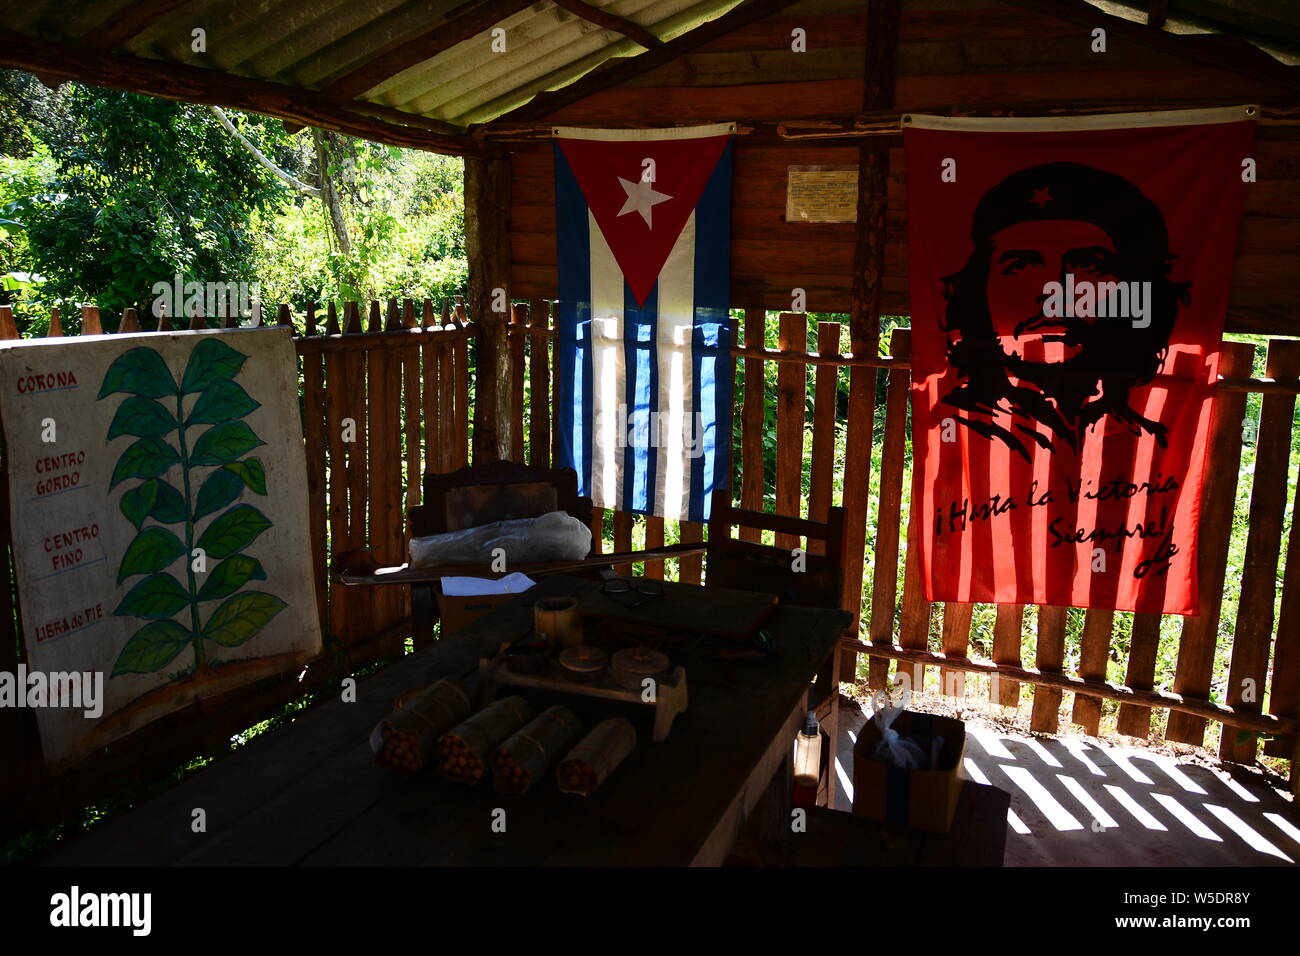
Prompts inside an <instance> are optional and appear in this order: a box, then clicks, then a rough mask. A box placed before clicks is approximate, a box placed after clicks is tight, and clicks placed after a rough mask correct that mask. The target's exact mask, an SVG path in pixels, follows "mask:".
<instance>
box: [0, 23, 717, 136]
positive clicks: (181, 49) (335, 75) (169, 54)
mask: <svg viewBox="0 0 1300 956" xmlns="http://www.w3.org/2000/svg"><path fill="white" fill-rule="evenodd" d="M587 2H588V3H589V4H590V5H591V6H594V7H598V8H600V9H601V10H603V11H605V12H607V13H611V14H614V15H616V16H618V17H621V18H623V19H625V20H629V21H631V22H633V23H636V24H638V25H640V26H643V27H645V28H646V29H648V30H649V31H650V32H651V33H652V34H654V35H655V36H656V37H658V38H659V39H661V40H668V39H672V38H673V37H675V36H678V35H679V34H681V33H683V32H685V31H686V30H688V29H691V28H692V27H695V26H697V25H699V24H700V23H703V22H706V21H708V20H711V19H714V18H715V17H717V16H720V15H721V14H723V13H725V12H726V11H727V10H729V9H731V8H732V7H735V6H736V5H737V4H738V3H739V2H740V0H587ZM136 6H137V3H135V2H132V0H93V2H89V3H84V4H65V3H63V2H61V0H30V2H25V3H21V2H10V3H7V4H4V6H3V22H4V26H5V28H7V29H9V30H13V31H16V32H20V33H23V34H26V35H28V36H33V37H37V38H39V39H42V40H47V41H52V42H59V43H69V44H74V45H87V46H94V45H96V38H97V37H98V36H103V35H105V34H106V31H108V30H110V29H111V28H112V27H113V26H114V24H117V23H119V22H120V21H122V20H123V19H124V18H128V17H129V16H130V15H131V12H132V8H134V7H136ZM486 6H487V4H485V3H466V2H465V0H421V2H411V0H313V2H311V3H294V2H273V0H252V2H249V0H191V2H180V3H177V4H175V5H174V8H173V9H171V10H170V11H169V12H166V13H164V14H163V15H161V16H158V17H157V18H156V19H154V20H153V21H152V22H151V23H147V24H146V25H144V27H143V28H142V29H141V30H139V32H137V33H136V34H135V35H134V36H132V37H130V38H129V39H127V40H126V41H125V42H124V43H123V45H122V46H121V47H120V48H119V49H120V50H121V51H122V52H125V53H130V54H134V55H135V56H139V57H142V58H145V59H149V60H156V61H162V62H167V63H184V64H188V65H190V66H196V67H202V68H206V69H215V70H219V71H221V72H223V73H230V74H234V75H237V76H244V77H249V78H252V79H258V80H266V81H270V82H275V83H281V84H285V85H288V86H295V87H304V88H307V89H312V90H318V91H319V90H325V89H326V88H327V87H328V86H329V85H330V83H332V82H334V81H335V80H337V79H339V78H340V77H343V76H347V75H348V74H349V73H351V72H352V71H354V70H357V69H359V68H360V67H362V66H364V65H365V64H367V63H369V62H371V61H372V60H373V59H374V58H375V57H376V55H377V54H379V53H382V52H385V51H388V50H391V49H393V48H394V47H397V46H400V45H401V44H404V43H409V42H411V41H414V40H418V39H419V38H421V37H422V36H425V35H427V34H429V32H430V31H431V30H433V31H434V32H433V36H432V37H429V41H430V43H432V42H435V41H436V38H437V29H436V28H437V27H439V25H440V24H441V23H443V22H444V21H454V19H455V18H456V17H457V16H459V15H461V14H464V13H470V12H473V11H476V10H478V9H480V8H483V7H486ZM137 15H138V14H137ZM196 29H201V30H203V31H204V44H205V46H206V49H205V50H204V51H202V52H196V51H195V50H194V49H193V48H192V47H193V44H194V37H193V31H194V30H196ZM496 29H502V30H504V31H505V33H504V41H505V49H504V51H503V52H496V51H494V49H493V39H494V31H495V30H496ZM497 36H500V35H499V34H498V35H497ZM498 46H499V44H498ZM643 50H644V47H642V46H640V45H639V44H637V43H636V42H634V41H633V40H630V39H628V38H627V37H625V36H623V35H622V34H620V33H617V32H615V31H613V30H608V29H604V28H602V27H599V26H597V25H595V24H593V23H589V22H587V21H586V20H583V19H581V18H579V17H577V16H575V15H574V14H572V13H570V12H568V11H567V10H565V9H562V8H561V7H559V6H557V5H556V4H554V3H552V2H550V0H539V2H536V3H533V4H532V5H531V6H527V7H524V8H523V9H521V10H519V11H518V12H515V13H513V14H512V15H510V16H508V17H506V18H504V19H502V20H501V21H499V22H498V23H497V24H496V25H495V26H494V27H490V28H488V29H485V30H483V31H481V32H479V33H477V34H475V35H474V36H472V37H470V38H469V39H466V40H464V41H463V42H460V43H457V44H456V45H455V46H452V47H450V48H449V49H446V50H443V51H442V52H440V53H438V54H437V55H436V56H433V57H431V58H429V59H425V60H422V61H420V62H416V63H414V64H413V65H411V66H409V67H407V68H406V69H403V70H401V72H398V73H396V74H395V75H393V76H391V77H388V78H386V79H382V80H380V82H378V83H377V85H375V86H373V87H372V88H371V89H369V90H366V91H364V92H362V93H361V94H360V95H359V96H358V97H357V98H358V99H362V100H365V101H368V102H371V103H377V104H380V105H382V106H386V107H390V108H394V109H397V110H401V111H402V112H407V113H412V114H414V115H417V116H423V117H425V118H429V119H437V120H443V121H446V122H448V123H451V124H453V125H455V126H461V127H463V126H465V125H467V124H469V123H481V122H485V121H487V120H490V119H493V118H494V117H496V116H499V115H501V114H502V113H505V112H506V111H507V110H509V109H511V108H513V107H515V106H518V105H520V104H522V103H525V102H527V101H528V100H529V99H531V98H532V97H533V96H535V95H536V94H537V93H540V92H543V91H545V90H550V89H556V88H558V87H560V86H562V85H564V84H565V83H568V82H570V81H572V80H574V79H577V78H578V77H580V76H582V75H583V74H585V73H587V72H589V71H591V70H592V69H595V68H596V67H597V66H599V65H600V64H601V63H603V62H605V61H606V60H608V59H610V58H611V57H623V56H632V55H635V54H637V53H639V52H642V51H643Z"/></svg>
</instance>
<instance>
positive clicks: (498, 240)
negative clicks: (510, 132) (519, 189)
mask: <svg viewBox="0 0 1300 956" xmlns="http://www.w3.org/2000/svg"><path fill="white" fill-rule="evenodd" d="M465 252H466V255H467V257H468V259H469V317H470V319H471V320H473V321H475V322H477V323H479V328H480V330H481V332H480V335H479V344H478V357H477V366H478V367H477V373H476V374H477V378H476V381H475V383H474V463H475V464H480V463H483V462H492V461H501V460H503V459H508V458H509V457H510V449H511V444H512V435H513V429H514V426H515V423H514V422H512V421H511V420H510V407H511V406H510V378H511V367H510V345H509V342H508V339H507V327H508V326H507V322H508V316H509V310H510V299H509V294H508V292H507V285H508V280H509V271H510V161H509V160H508V159H507V158H505V157H493V158H490V159H478V158H474V157H469V158H466V160H465ZM497 309H499V310H500V311H497Z"/></svg>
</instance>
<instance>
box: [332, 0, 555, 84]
mask: <svg viewBox="0 0 1300 956" xmlns="http://www.w3.org/2000/svg"><path fill="white" fill-rule="evenodd" d="M533 2H534V0H486V2H484V3H480V4H478V5H477V6H475V7H472V8H471V9H470V10H468V11H466V12H465V13H462V14H461V15H460V16H453V17H450V18H443V19H442V20H441V21H440V22H439V23H438V25H437V26H434V27H431V28H430V29H428V30H426V31H425V32H424V33H422V34H420V35H419V36H417V37H415V38H413V39H410V40H405V41H399V42H396V43H394V44H390V45H389V46H388V47H386V48H384V50H383V51H382V52H380V53H378V54H377V55H376V56H375V57H374V58H373V59H370V60H367V61H366V62H365V63H363V64H361V66H359V67H357V68H356V69H354V70H351V71H349V72H347V73H344V74H343V75H342V76H340V77H338V78H337V79H335V80H333V81H332V82H331V83H329V84H328V85H327V86H326V87H325V89H324V93H325V95H326V96H327V97H329V98H330V99H333V100H354V99H356V98H357V97H358V96H360V95H361V94H362V93H364V92H366V90H371V89H374V88H375V87H376V86H378V85H379V84H380V83H383V82H384V81H385V80H388V79H391V78H393V77H394V76H397V74H399V73H401V72H403V71H404V70H409V69H410V68H411V67H413V66H415V64H417V63H423V62H424V61H425V60H429V59H432V58H433V57H435V56H437V55H438V54H439V53H442V52H443V51H445V50H450V49H451V48H452V47H454V46H455V45H456V44H458V43H463V42H465V41H466V40H468V39H470V38H472V37H476V36H478V35H479V34H480V33H482V32H483V31H484V30H489V29H491V28H492V27H493V26H494V25H496V24H498V23H500V22H501V21H502V20H504V19H506V18H507V17H510V16H513V15H514V14H516V13H518V12H519V11H520V10H523V9H525V8H526V7H529V6H531V5H532V3H533ZM486 52H487V51H484V53H485V54H486Z"/></svg>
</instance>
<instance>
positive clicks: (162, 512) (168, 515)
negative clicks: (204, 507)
mask: <svg viewBox="0 0 1300 956" xmlns="http://www.w3.org/2000/svg"><path fill="white" fill-rule="evenodd" d="M155 481H157V482H158V501H157V503H155V504H154V506H153V509H152V510H151V511H150V512H149V514H150V516H151V517H153V518H156V519H157V520H159V521H161V522H162V523H163V524H176V523H178V522H181V521H184V520H185V519H186V518H187V517H188V514H187V513H186V511H185V499H184V498H183V497H181V493H180V492H179V491H177V490H176V488H175V487H173V486H172V485H170V484H168V483H167V482H165V481H163V480H162V479H161V478H157V479H155Z"/></svg>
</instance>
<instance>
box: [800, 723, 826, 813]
mask: <svg viewBox="0 0 1300 956" xmlns="http://www.w3.org/2000/svg"><path fill="white" fill-rule="evenodd" d="M821 771H822V731H821V727H820V726H819V725H818V723H817V715H816V713H814V712H813V711H811V710H810V711H808V719H807V720H805V721H804V725H803V730H801V731H800V732H799V735H798V736H797V737H795V739H794V794H793V797H794V805H795V806H796V807H803V808H804V809H808V808H811V807H813V806H816V804H817V787H818V785H819V784H820V783H821Z"/></svg>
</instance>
